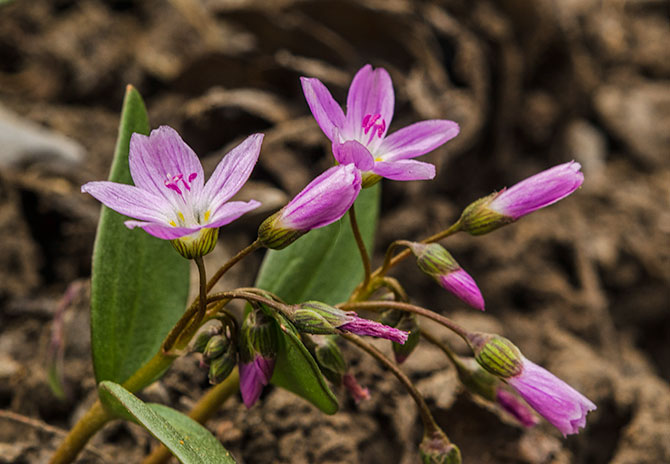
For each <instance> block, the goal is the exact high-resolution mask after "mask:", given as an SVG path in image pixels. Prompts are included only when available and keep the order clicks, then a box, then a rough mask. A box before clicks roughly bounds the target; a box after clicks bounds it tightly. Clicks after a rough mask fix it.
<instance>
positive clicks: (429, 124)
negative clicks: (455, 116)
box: [376, 119, 460, 161]
mask: <svg viewBox="0 0 670 464" xmlns="http://www.w3.org/2000/svg"><path fill="white" fill-rule="evenodd" d="M459 130H460V129H459V127H458V124H456V123H455V122H453V121H446V120H442V119H433V120H429V121H421V122H417V123H414V124H412V125H410V126H407V127H404V128H402V129H400V130H399V131H396V132H394V133H393V134H391V135H389V136H388V137H386V138H385V139H384V141H383V142H382V144H381V145H380V146H379V148H378V149H377V152H376V153H379V156H380V157H381V158H382V159H383V160H384V161H395V160H401V159H407V158H415V157H417V156H421V155H423V154H425V153H428V152H429V151H432V150H434V149H436V148H437V147H439V146H440V145H442V144H444V143H446V142H447V141H449V140H451V139H453V138H454V137H456V136H457V135H458V132H459Z"/></svg>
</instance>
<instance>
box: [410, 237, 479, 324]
mask: <svg viewBox="0 0 670 464" xmlns="http://www.w3.org/2000/svg"><path fill="white" fill-rule="evenodd" d="M410 249H411V250H412V253H414V256H416V263H417V265H418V266H419V269H421V270H422V271H423V272H425V273H426V274H428V275H429V276H431V277H432V278H433V279H435V280H436V281H437V283H438V284H440V285H441V286H442V287H443V288H444V289H445V290H447V291H449V292H451V293H453V294H454V295H456V296H457V297H458V298H460V299H461V300H462V301H464V302H465V303H467V304H468V305H470V306H472V307H473V308H476V309H479V310H481V311H484V298H483V297H482V293H481V291H479V287H477V284H476V283H475V281H474V279H473V278H472V277H471V276H470V274H468V273H467V272H465V271H464V270H463V268H462V267H461V266H460V265H459V264H458V263H457V262H456V260H455V259H454V257H453V256H451V253H449V252H448V251H447V250H446V249H444V247H442V246H441V245H439V244H437V243H430V244H423V243H412V244H411V245H410Z"/></svg>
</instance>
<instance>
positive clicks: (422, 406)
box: [340, 334, 441, 434]
mask: <svg viewBox="0 0 670 464" xmlns="http://www.w3.org/2000/svg"><path fill="white" fill-rule="evenodd" d="M340 336H341V337H343V338H345V339H346V340H347V341H349V342H351V343H353V344H355V345H357V346H358V347H359V348H360V349H362V350H363V351H365V352H366V353H368V354H369V355H370V356H372V357H373V358H375V359H376V360H377V361H379V362H380V363H381V364H383V365H384V366H385V367H386V368H387V369H388V370H390V371H391V372H392V373H393V375H395V376H396V377H397V378H398V380H400V382H401V383H402V384H403V386H404V387H405V388H406V389H407V391H408V392H409V394H410V395H411V396H412V399H413V400H414V402H415V403H416V405H417V407H418V408H419V415H420V416H421V422H423V427H424V433H429V434H433V433H435V432H441V429H440V427H439V426H438V425H437V422H435V418H434V417H433V415H432V414H431V412H430V409H429V408H428V405H427V404H426V401H425V400H424V399H423V396H422V395H421V393H419V390H417V388H416V387H415V386H414V384H413V383H412V381H411V380H410V379H409V377H407V376H406V375H405V373H404V372H403V371H401V370H400V369H399V368H398V366H397V365H396V364H395V363H394V362H392V361H391V360H390V359H389V358H387V357H386V356H384V354H383V353H382V352H381V351H379V350H378V349H377V348H375V347H374V346H372V345H370V344H369V343H366V342H364V341H363V340H361V339H360V338H359V337H357V336H356V335H352V334H341V335H340Z"/></svg>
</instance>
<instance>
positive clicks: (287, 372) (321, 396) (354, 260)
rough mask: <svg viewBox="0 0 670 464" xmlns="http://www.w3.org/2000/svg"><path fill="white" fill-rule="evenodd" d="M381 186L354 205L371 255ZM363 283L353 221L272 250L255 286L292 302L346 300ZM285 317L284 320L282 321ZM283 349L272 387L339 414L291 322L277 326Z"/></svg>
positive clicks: (367, 193)
mask: <svg viewBox="0 0 670 464" xmlns="http://www.w3.org/2000/svg"><path fill="white" fill-rule="evenodd" d="M380 191H381V190H380V187H379V185H377V186H375V187H373V188H370V189H366V190H364V191H363V192H362V193H361V195H360V196H359V197H358V200H356V218H357V220H358V225H359V227H360V228H361V234H362V235H363V240H364V241H365V244H366V247H367V249H368V250H372V245H373V239H374V233H375V229H376V225H377V217H378V214H379V197H380ZM362 279H363V265H362V263H361V258H360V254H359V251H358V247H357V246H356V242H355V240H354V235H353V233H352V231H351V225H350V224H349V218H348V217H347V216H345V217H344V218H342V219H340V220H339V221H337V222H336V223H334V224H331V225H330V226H328V227H324V228H322V229H319V230H314V231H312V232H310V233H308V234H307V235H305V236H304V237H302V238H300V239H298V240H297V241H296V242H295V243H293V244H292V245H290V246H289V247H287V248H286V249H284V250H280V251H268V253H267V254H266V256H265V260H264V261H263V265H262V267H261V270H260V273H259V276H258V279H257V281H256V286H257V287H260V288H262V289H265V290H268V291H271V292H273V293H275V294H277V295H279V296H280V297H281V298H283V299H284V300H286V301H287V302H289V303H301V302H304V301H307V300H318V301H323V302H324V303H329V304H336V303H339V302H342V301H345V300H346V299H347V298H348V297H349V294H350V293H351V292H352V291H353V290H354V288H356V286H357V285H358V284H359V283H360V282H361V280H362ZM280 317H281V316H280ZM277 322H278V323H279V327H280V328H281V329H282V330H281V331H280V337H279V340H280V349H279V354H278V356H277V364H276V365H275V370H274V374H273V376H272V383H273V384H275V385H277V386H280V387H282V388H285V389H286V390H289V391H290V392H293V393H295V394H296V395H298V396H301V397H302V398H304V399H306V400H307V401H309V402H310V403H312V404H314V405H315V406H316V407H318V408H319V409H321V410H322V411H323V412H325V413H327V414H334V413H335V412H336V411H337V408H338V404H337V399H336V398H335V396H334V395H333V392H332V391H331V390H330V388H329V387H328V384H327V383H326V381H325V379H324V377H323V375H322V374H321V371H320V370H319V368H318V365H317V364H316V361H314V358H313V357H312V355H311V354H310V353H309V351H307V349H306V348H305V346H304V345H303V344H302V342H301V341H300V338H299V336H298V334H297V333H295V332H294V329H293V330H292V326H291V324H290V323H288V322H286V321H282V320H278V321H277Z"/></svg>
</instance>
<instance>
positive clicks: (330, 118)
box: [300, 77, 346, 141]
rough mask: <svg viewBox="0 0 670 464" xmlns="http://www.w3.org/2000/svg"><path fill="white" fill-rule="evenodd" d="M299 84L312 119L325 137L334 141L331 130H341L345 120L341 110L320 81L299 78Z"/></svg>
mask: <svg viewBox="0 0 670 464" xmlns="http://www.w3.org/2000/svg"><path fill="white" fill-rule="evenodd" d="M300 82H301V84H302V91H303V93H304V94H305V99H306V100H307V104H308V105H309V109H310V110H311V111H312V114H313V115H314V119H316V122H317V123H318V124H319V127H320V128H321V130H322V131H323V133H324V134H326V137H328V138H329V139H330V140H331V141H334V140H335V136H334V134H333V129H343V128H344V126H345V121H346V119H345V117H344V112H343V111H342V108H341V107H340V105H338V103H337V102H336V101H335V99H333V96H332V95H331V94H330V92H329V91H328V89H327V88H326V86H325V85H323V84H322V83H321V81H320V80H318V79H315V78H307V77H301V78H300Z"/></svg>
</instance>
